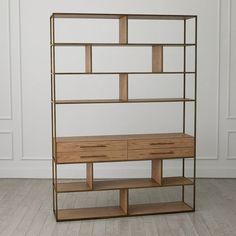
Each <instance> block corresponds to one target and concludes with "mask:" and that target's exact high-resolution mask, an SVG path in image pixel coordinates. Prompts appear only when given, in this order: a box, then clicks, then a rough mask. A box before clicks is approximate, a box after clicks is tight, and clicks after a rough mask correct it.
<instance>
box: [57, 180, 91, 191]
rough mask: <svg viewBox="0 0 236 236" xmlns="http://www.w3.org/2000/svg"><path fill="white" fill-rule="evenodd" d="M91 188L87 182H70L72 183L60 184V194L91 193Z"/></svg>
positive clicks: (58, 185)
mask: <svg viewBox="0 0 236 236" xmlns="http://www.w3.org/2000/svg"><path fill="white" fill-rule="evenodd" d="M90 190H91V188H90V187H89V185H88V184H87V183H86V182H82V181H81V182H70V183H58V184H57V192H58V193H70V192H84V191H90Z"/></svg>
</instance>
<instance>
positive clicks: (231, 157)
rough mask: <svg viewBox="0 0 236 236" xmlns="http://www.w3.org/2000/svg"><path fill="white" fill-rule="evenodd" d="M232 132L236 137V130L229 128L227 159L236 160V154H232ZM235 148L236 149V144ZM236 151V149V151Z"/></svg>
mask: <svg viewBox="0 0 236 236" xmlns="http://www.w3.org/2000/svg"><path fill="white" fill-rule="evenodd" d="M231 134H235V137H236V130H228V131H227V144H226V146H227V154H226V160H236V154H235V155H231V154H230V135H231ZM234 148H235V149H236V147H235V145H234ZM235 153H236V151H235Z"/></svg>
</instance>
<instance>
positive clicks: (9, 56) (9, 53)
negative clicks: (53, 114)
mask: <svg viewBox="0 0 236 236" xmlns="http://www.w3.org/2000/svg"><path fill="white" fill-rule="evenodd" d="M6 1H7V14H8V17H7V19H8V42H9V44H8V64H9V67H8V76H7V77H8V78H9V107H10V113H9V115H8V116H0V120H12V60H11V13H10V0H6Z"/></svg>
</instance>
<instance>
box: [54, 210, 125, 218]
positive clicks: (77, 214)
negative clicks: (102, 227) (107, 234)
mask: <svg viewBox="0 0 236 236" xmlns="http://www.w3.org/2000/svg"><path fill="white" fill-rule="evenodd" d="M125 215H126V214H125V212H124V211H123V210H122V209H121V208H120V207H119V206H111V207H93V208H78V209H59V210H58V219H57V220H58V221H66V220H82V219H98V218H109V217H119V216H125Z"/></svg>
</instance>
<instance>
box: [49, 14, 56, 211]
mask: <svg viewBox="0 0 236 236" xmlns="http://www.w3.org/2000/svg"><path fill="white" fill-rule="evenodd" d="M52 20H53V17H52V16H51V17H50V73H51V130H52V132H51V139H52V194H53V195H52V204H53V212H54V214H55V189H54V188H55V178H54V176H55V175H54V164H55V163H54V158H55V155H54V141H53V140H54V128H53V103H52V101H53V75H52V68H53V62H52V59H53V55H52V53H53V52H52V31H53V22H52Z"/></svg>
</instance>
